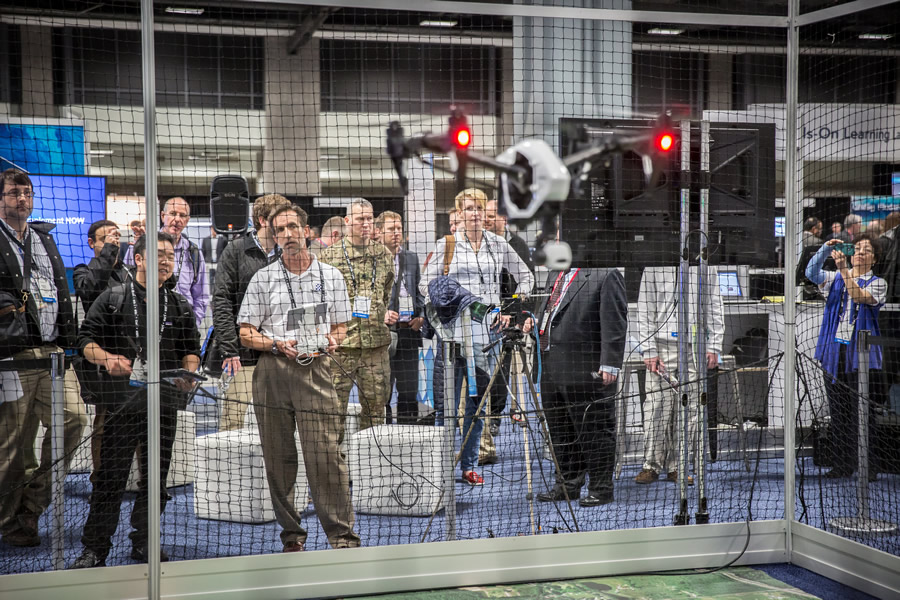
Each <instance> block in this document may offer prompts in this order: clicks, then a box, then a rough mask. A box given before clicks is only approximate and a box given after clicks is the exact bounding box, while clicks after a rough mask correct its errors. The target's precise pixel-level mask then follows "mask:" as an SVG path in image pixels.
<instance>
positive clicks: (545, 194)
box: [497, 139, 572, 219]
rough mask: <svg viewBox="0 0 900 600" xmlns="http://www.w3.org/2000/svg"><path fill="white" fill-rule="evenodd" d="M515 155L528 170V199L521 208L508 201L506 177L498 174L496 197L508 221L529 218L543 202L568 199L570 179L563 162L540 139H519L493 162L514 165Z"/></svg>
mask: <svg viewBox="0 0 900 600" xmlns="http://www.w3.org/2000/svg"><path fill="white" fill-rule="evenodd" d="M519 156H521V157H523V158H524V159H525V160H527V161H528V166H529V168H530V169H531V173H532V176H531V185H530V186H529V188H528V190H526V193H528V194H530V196H531V198H530V200H529V201H528V202H527V203H526V205H525V206H524V207H521V206H518V205H517V204H516V203H514V202H512V200H511V199H510V194H509V192H510V181H509V176H508V175H506V174H501V175H500V198H501V200H502V201H503V203H504V205H505V206H506V214H507V215H508V216H509V218H510V219H530V218H531V217H533V216H534V214H535V213H536V212H537V210H538V209H539V208H540V207H541V205H542V204H543V203H544V202H548V201H549V202H562V201H563V200H565V199H566V198H567V197H568V195H569V188H570V185H571V182H572V176H571V174H570V173H569V169H567V168H566V166H565V164H563V161H562V160H561V159H560V158H559V157H558V156H556V153H555V152H553V149H552V148H550V146H549V145H548V144H547V142H545V141H543V140H539V139H527V140H523V141H521V142H519V143H518V144H516V145H515V146H512V147H510V148H508V149H507V150H505V151H504V152H503V153H502V154H500V155H498V156H497V160H498V161H499V162H502V163H505V164H508V165H514V164H516V161H517V159H518V157H519Z"/></svg>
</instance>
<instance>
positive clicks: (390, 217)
mask: <svg viewBox="0 0 900 600" xmlns="http://www.w3.org/2000/svg"><path fill="white" fill-rule="evenodd" d="M375 229H377V230H379V231H380V232H381V241H382V243H383V244H384V245H385V246H386V247H387V249H388V250H390V251H391V254H393V256H394V287H393V289H392V290H391V297H390V300H389V302H388V310H387V313H386V314H385V316H384V322H385V323H386V324H387V325H388V326H389V327H390V328H391V332H392V333H391V335H392V337H393V336H394V335H396V338H397V339H396V348H395V350H394V354H393V355H392V356H391V381H390V386H391V388H393V387H394V383H395V382H396V384H397V423H398V424H401V425H411V424H414V423H415V422H416V419H417V417H418V414H419V405H418V393H419V348H421V347H422V334H421V333H420V330H421V329H422V324H423V323H424V321H425V318H424V315H425V298H424V296H422V293H421V292H420V291H419V280H420V279H421V277H422V274H421V272H420V271H419V259H418V257H416V255H415V254H413V253H412V252H407V251H406V250H404V249H403V220H402V218H401V217H400V215H398V214H397V213H395V212H391V211H385V212H383V213H381V214H380V215H378V218H377V219H375ZM388 404H390V399H388ZM385 415H386V418H387V422H388V423H390V422H391V411H390V409H389V408H388V407H385Z"/></svg>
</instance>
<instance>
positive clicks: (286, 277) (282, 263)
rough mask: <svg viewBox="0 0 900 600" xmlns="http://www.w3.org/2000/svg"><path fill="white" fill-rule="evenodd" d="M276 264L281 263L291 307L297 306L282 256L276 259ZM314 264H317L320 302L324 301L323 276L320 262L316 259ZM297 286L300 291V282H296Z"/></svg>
mask: <svg viewBox="0 0 900 600" xmlns="http://www.w3.org/2000/svg"><path fill="white" fill-rule="evenodd" d="M278 264H279V265H281V274H282V275H284V284H285V285H286V286H287V291H288V295H289V296H290V297H291V308H297V301H296V300H295V299H294V290H293V288H292V287H291V279H290V277H288V270H287V267H285V266H284V258H282V259H281V260H280V261H278ZM316 264H317V265H319V288H320V289H321V292H322V303H323V304H324V302H325V276H324V275H323V274H322V263H321V262H319V261H318V260H317V261H316ZM297 286H298V287H299V288H300V291H301V292H302V291H303V286H302V285H300V283H299V282H298V283H297Z"/></svg>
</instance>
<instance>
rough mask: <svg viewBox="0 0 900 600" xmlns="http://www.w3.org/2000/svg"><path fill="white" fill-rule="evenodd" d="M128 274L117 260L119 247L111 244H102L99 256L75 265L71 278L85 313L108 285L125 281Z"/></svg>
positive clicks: (126, 269) (126, 268) (125, 268)
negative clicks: (85, 262) (86, 262)
mask: <svg viewBox="0 0 900 600" xmlns="http://www.w3.org/2000/svg"><path fill="white" fill-rule="evenodd" d="M129 276H130V275H129V270H128V267H126V266H125V265H124V264H123V263H122V262H121V261H120V260H119V249H118V247H117V246H114V245H113V244H106V245H105V246H103V249H102V250H101V251H100V256H95V257H94V258H92V259H91V261H90V262H89V263H88V264H86V265H85V264H80V265H78V266H76V267H75V271H74V273H73V276H72V279H73V281H74V282H75V294H76V295H77V296H78V297H79V298H81V306H82V307H84V312H85V314H87V312H88V311H89V310H90V309H91V305H92V304H93V303H94V301H95V300H96V299H97V298H98V297H99V296H100V294H101V293H102V292H103V290H105V289H106V288H107V287H109V286H110V285H115V284H117V283H125V282H126V281H127V280H128V277H129Z"/></svg>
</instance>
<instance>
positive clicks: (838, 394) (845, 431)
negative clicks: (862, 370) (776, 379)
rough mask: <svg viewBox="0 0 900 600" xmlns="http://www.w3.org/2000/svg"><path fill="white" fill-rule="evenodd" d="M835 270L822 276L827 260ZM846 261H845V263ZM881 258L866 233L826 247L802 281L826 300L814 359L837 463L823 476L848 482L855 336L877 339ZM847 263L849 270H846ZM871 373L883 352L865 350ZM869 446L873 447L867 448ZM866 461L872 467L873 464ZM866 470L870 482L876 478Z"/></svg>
mask: <svg viewBox="0 0 900 600" xmlns="http://www.w3.org/2000/svg"><path fill="white" fill-rule="evenodd" d="M828 256H831V257H832V258H833V259H834V262H835V265H836V266H837V271H832V272H828V271H824V270H822V265H823V263H824V262H825V260H826V258H828ZM848 259H849V261H848ZM880 259H881V245H880V243H879V240H878V239H877V238H876V237H875V236H873V235H871V234H867V233H864V234H862V235H859V236H857V237H856V239H855V241H854V243H853V244H852V245H851V244H845V243H842V242H841V240H838V239H832V240H828V241H827V242H825V244H823V245H822V247H821V248H820V249H819V251H818V252H817V253H816V255H815V256H814V257H813V258H812V260H810V261H809V265H807V267H806V276H807V278H809V280H810V281H812V282H813V283H815V284H816V285H818V286H819V289H821V290H822V293H823V294H824V295H825V298H826V300H825V314H824V315H823V317H822V327H821V329H820V330H819V341H818V343H817V344H816V353H815V358H816V360H818V361H820V362H821V364H822V369H823V370H824V371H825V392H826V394H827V396H828V404H829V407H830V410H831V429H830V432H831V435H830V437H831V443H832V449H833V452H834V457H835V464H834V466H833V468H832V469H831V471H829V472H828V473H826V474H825V477H828V478H831V479H834V478H839V477H849V476H850V475H851V474H852V473H853V472H854V471H855V470H856V468H857V466H858V465H857V450H858V439H857V438H858V428H859V415H858V412H857V402H858V401H859V397H858V396H859V395H858V392H857V389H858V388H857V383H858V381H859V354H858V352H857V341H856V340H857V334H858V332H860V331H864V330H868V331H869V332H871V334H872V335H876V336H877V335H879V329H878V313H879V311H880V310H881V307H882V306H884V302H885V298H886V296H887V283H886V282H885V280H884V279H881V278H880V277H876V276H875V275H874V274H873V273H872V267H873V266H874V265H875V264H876V263H878V261H879V260H880ZM848 262H849V265H848ZM869 368H870V369H872V370H880V369H881V347H880V346H872V347H871V348H870V350H869ZM870 447H871V445H870ZM871 462H872V461H871V460H870V464H871ZM876 476H877V475H876V472H875V470H874V469H873V468H871V467H870V468H869V480H870V481H873V480H874V479H875V478H876Z"/></svg>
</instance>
